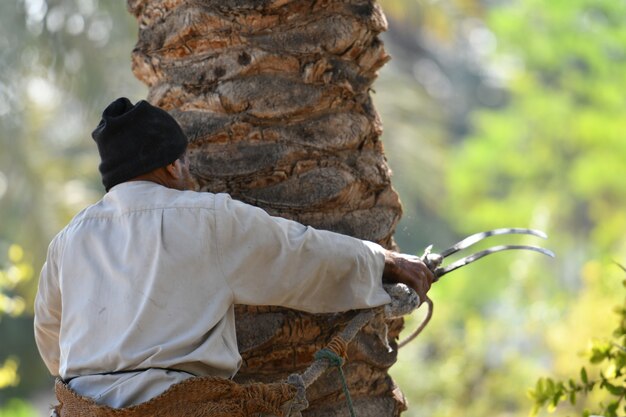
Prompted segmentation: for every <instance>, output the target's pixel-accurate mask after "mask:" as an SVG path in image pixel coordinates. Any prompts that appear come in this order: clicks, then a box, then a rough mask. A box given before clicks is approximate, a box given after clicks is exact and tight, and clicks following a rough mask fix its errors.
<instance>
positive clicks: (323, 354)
mask: <svg viewBox="0 0 626 417" xmlns="http://www.w3.org/2000/svg"><path fill="white" fill-rule="evenodd" d="M315 359H327V360H328V362H329V363H330V365H331V366H336V367H337V369H339V375H340V376H341V385H342V386H343V393H344V395H345V396H346V401H347V402H348V408H349V409H350V416H351V417H356V414H355V413H354V406H353V405H352V397H350V391H349V390H348V383H347V382H346V376H345V375H344V373H343V368H342V365H343V358H342V357H341V356H339V355H337V354H336V353H335V352H333V351H332V350H330V349H326V348H323V349H320V350H318V351H317V353H315Z"/></svg>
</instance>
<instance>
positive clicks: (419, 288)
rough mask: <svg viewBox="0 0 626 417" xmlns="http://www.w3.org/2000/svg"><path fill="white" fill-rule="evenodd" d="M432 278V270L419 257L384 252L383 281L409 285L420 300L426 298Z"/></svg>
mask: <svg viewBox="0 0 626 417" xmlns="http://www.w3.org/2000/svg"><path fill="white" fill-rule="evenodd" d="M434 279H435V276H434V275H433V273H432V271H431V270H430V269H428V267H427V266H426V264H425V263H424V262H422V260H421V259H420V258H419V257H417V256H411V255H405V254H403V253H398V252H393V251H387V252H386V253H385V269H384V270H383V281H384V282H387V283H401V284H405V285H407V286H409V287H411V288H412V289H413V290H414V291H415V292H416V293H417V295H418V296H419V298H420V302H423V301H424V300H426V293H427V292H428V290H429V289H430V286H431V284H432V283H433V281H434Z"/></svg>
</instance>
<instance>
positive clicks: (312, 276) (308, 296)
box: [216, 195, 432, 313]
mask: <svg viewBox="0 0 626 417" xmlns="http://www.w3.org/2000/svg"><path fill="white" fill-rule="evenodd" d="M216 213H217V216H218V219H217V228H218V230H219V232H218V239H219V243H218V245H219V248H217V250H218V251H219V253H220V256H219V258H220V259H221V264H222V270H223V271H224V274H225V280H226V282H227V284H228V285H229V286H230V288H231V289H232V290H233V295H234V302H235V303H241V304H257V305H258V304H271V305H281V306H285V307H291V308H295V309H299V310H305V311H310V312H317V313H321V312H333V311H345V310H351V309H358V308H368V307H375V306H380V305H383V304H385V303H388V302H389V301H390V298H389V295H388V294H387V293H386V292H385V291H384V289H383V288H382V278H383V275H385V278H386V280H388V281H389V282H402V283H406V284H407V285H409V286H411V287H413V288H416V289H417V290H418V291H419V292H421V294H420V296H421V297H423V296H424V295H425V292H426V291H427V290H428V288H429V286H430V283H431V282H432V274H430V272H429V271H428V268H425V265H423V263H421V261H419V259H417V258H416V259H413V258H411V257H408V256H406V255H401V254H399V253H395V252H390V251H387V250H385V249H384V248H382V247H381V246H379V245H377V244H375V243H371V242H366V241H363V240H360V239H355V238H352V237H349V236H345V235H341V234H337V233H333V232H328V231H324V230H316V229H313V228H311V227H306V226H303V225H301V224H299V223H296V222H292V221H289V220H286V219H282V218H278V217H271V216H269V215H268V214H267V213H266V212H264V211H263V210H261V209H259V208H256V207H252V206H249V205H247V204H244V203H241V202H238V201H236V200H231V199H230V198H229V197H225V196H223V195H222V196H220V195H218V196H217V197H216ZM384 272H385V274H383V273H384ZM429 274H430V275H429ZM422 299H423V298H422Z"/></svg>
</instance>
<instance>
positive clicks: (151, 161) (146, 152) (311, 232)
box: [35, 98, 433, 408]
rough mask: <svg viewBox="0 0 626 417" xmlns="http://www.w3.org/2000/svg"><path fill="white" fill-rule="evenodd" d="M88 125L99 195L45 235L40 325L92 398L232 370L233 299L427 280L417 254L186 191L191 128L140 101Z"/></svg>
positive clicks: (134, 395)
mask: <svg viewBox="0 0 626 417" xmlns="http://www.w3.org/2000/svg"><path fill="white" fill-rule="evenodd" d="M92 136H93V138H94V140H95V141H96V143H97V145H98V151H99V153H100V157H101V160H102V162H101V164H100V167H99V168H100V172H101V174H102V181H103V184H104V186H105V188H106V191H107V194H106V195H105V196H104V197H103V198H102V200H101V201H99V202H98V203H96V204H95V205H93V206H91V207H88V208H86V209H85V210H83V211H82V212H80V213H79V214H78V215H77V216H76V217H75V218H74V219H73V220H72V221H71V222H70V223H69V225H68V226H67V227H65V229H63V230H62V231H61V232H60V233H59V234H58V235H57V236H56V237H55V238H54V240H53V241H52V243H51V244H50V247H49V251H48V258H47V261H46V263H45V265H44V267H43V270H42V273H41V278H40V283H39V291H38V294H37V298H36V301H35V336H36V340H37V345H38V348H39V351H40V353H41V356H42V358H43V360H44V362H45V363H46V365H47V367H48V369H49V370H50V372H51V373H52V374H53V375H55V376H58V377H60V378H61V379H62V380H63V381H65V382H66V383H67V385H68V386H69V388H71V389H72V390H74V391H75V392H76V393H78V394H80V395H82V396H85V397H89V398H92V399H93V400H95V401H96V402H97V403H98V404H105V405H108V406H111V407H114V408H121V407H127V406H130V405H134V404H139V403H142V402H145V401H147V400H149V399H150V398H153V397H155V396H157V395H159V394H161V393H162V392H164V391H166V390H167V389H168V388H169V387H170V386H171V385H173V384H175V383H177V382H181V381H183V380H186V379H189V378H192V377H194V376H204V375H212V376H218V377H224V378H231V377H232V376H233V375H234V374H235V373H236V372H237V370H238V368H239V365H240V361H241V357H240V355H239V352H238V351H237V343H236V335H235V325H234V310H233V305H234V304H251V305H278V306H284V307H290V308H294V309H299V310H304V311H309V312H314V313H325V312H339V311H346V310H351V309H360V308H370V307H376V306H380V305H383V304H386V303H388V302H389V301H390V299H389V296H388V295H387V293H386V292H385V291H384V290H383V288H382V279H381V278H383V277H384V279H385V280H386V281H389V282H402V283H405V284H407V285H409V286H410V287H412V288H413V289H415V290H416V291H417V292H418V294H419V295H420V298H421V299H423V297H424V296H425V294H426V292H427V291H428V289H429V288H430V285H431V283H432V280H433V275H432V273H431V272H430V271H429V269H428V268H427V267H426V265H424V263H422V262H421V261H420V260H419V258H417V257H410V256H406V255H402V254H399V253H395V252H391V251H387V250H385V249H383V248H382V247H380V246H379V245H377V244H374V243H371V242H366V241H362V240H359V239H355V238H351V237H348V236H344V235H340V234H336V233H332V232H327V231H320V230H315V229H313V228H311V227H306V226H303V225H301V224H299V223H296V222H293V221H289V220H286V219H282V218H277V217H272V216H269V215H268V214H267V213H266V212H264V211H263V210H261V209H259V208H256V207H253V206H250V205H247V204H244V203H242V202H239V201H235V200H232V199H231V198H230V197H229V196H228V195H226V194H211V193H200V192H195V191H191V190H190V188H191V187H192V181H191V177H190V173H189V166H188V159H187V158H186V157H185V155H184V154H185V150H186V147H187V139H186V137H185V135H184V133H183V131H182V130H181V128H180V126H179V125H178V124H177V123H176V121H175V120H174V119H173V118H172V117H171V116H170V115H169V114H168V113H167V112H166V111H164V110H162V109H159V108H157V107H154V106H152V105H150V104H149V103H147V102H146V101H141V102H139V103H137V104H136V105H133V104H132V103H131V102H130V101H129V100H128V99H126V98H120V99H117V100H116V101H114V102H113V103H111V104H110V105H109V106H108V107H107V108H106V109H105V110H104V112H103V114H102V120H101V122H100V124H99V125H98V127H96V129H95V130H94V131H93V133H92Z"/></svg>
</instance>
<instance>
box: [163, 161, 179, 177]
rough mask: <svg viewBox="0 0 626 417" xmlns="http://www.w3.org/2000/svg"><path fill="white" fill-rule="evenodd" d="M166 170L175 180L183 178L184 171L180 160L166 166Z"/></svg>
mask: <svg viewBox="0 0 626 417" xmlns="http://www.w3.org/2000/svg"><path fill="white" fill-rule="evenodd" d="M165 170H166V171H167V173H168V174H170V175H171V176H172V177H173V178H176V179H179V178H181V177H182V175H183V170H182V166H181V163H180V160H179V159H177V160H175V161H174V162H172V163H171V164H167V165H166V166H165Z"/></svg>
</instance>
